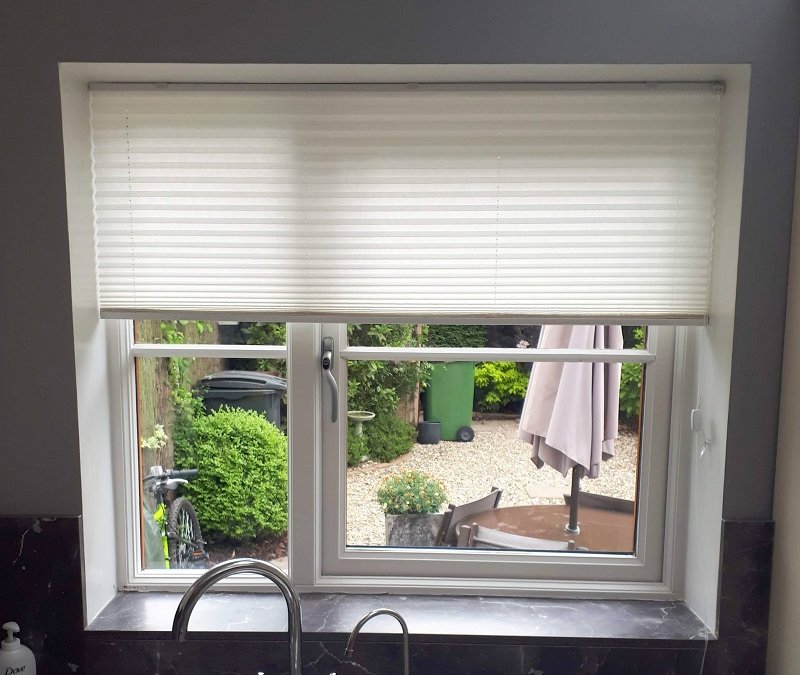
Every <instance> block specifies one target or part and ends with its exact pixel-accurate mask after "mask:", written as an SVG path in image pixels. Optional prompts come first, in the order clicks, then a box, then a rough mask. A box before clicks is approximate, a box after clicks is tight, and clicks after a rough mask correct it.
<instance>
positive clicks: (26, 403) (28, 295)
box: [0, 0, 800, 518]
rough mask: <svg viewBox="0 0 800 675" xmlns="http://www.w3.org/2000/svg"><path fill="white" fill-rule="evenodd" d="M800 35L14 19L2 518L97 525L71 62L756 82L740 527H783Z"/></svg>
mask: <svg viewBox="0 0 800 675" xmlns="http://www.w3.org/2000/svg"><path fill="white" fill-rule="evenodd" d="M799 26H800V6H798V4H797V3H796V2H795V1H794V0H751V1H745V0H716V1H710V0H709V1H704V2H696V1H693V0H692V1H689V0H687V1H685V2H672V1H670V0H614V2H603V3H601V2H596V3H588V2H578V1H570V0H547V1H539V2H531V1H530V0H514V1H508V0H507V1H503V0H496V1H495V2H491V3H490V2H485V0H458V1H457V2H454V1H453V0H405V1H404V2H397V0H394V1H393V2H386V1H384V0H370V1H369V2H367V1H364V2H355V1H353V0H338V1H337V2H322V1H321V0H320V1H316V2H310V1H298V0H286V1H276V2H267V1H266V0H227V1H226V2H216V3H211V2H202V1H199V0H191V1H188V0H173V1H172V2H169V3H164V2H154V1H152V0H137V1H136V2H120V1H115V2H108V0H97V1H95V0H73V1H71V2H69V3H56V2H52V1H51V2H46V1H41V0H27V1H25V2H23V0H4V1H3V3H2V5H0V64H1V65H0V84H1V85H2V86H1V87H0V92H2V93H1V94H0V122H1V123H2V124H0V139H2V140H1V141H0V149H1V150H0V194H1V195H2V201H0V204H2V209H0V233H1V235H0V236H2V246H0V275H2V276H1V278H0V317H2V319H0V330H1V331H2V332H1V333H0V335H2V339H0V347H1V348H0V374H1V375H2V388H1V389H0V390H1V391H2V394H1V395H0V396H2V405H0V452H2V459H3V464H2V466H3V469H4V472H3V473H4V476H10V477H11V478H6V479H4V480H3V488H2V490H0V513H3V514H17V513H37V514H43V513H59V514H76V513H79V512H80V510H81V504H80V485H79V481H80V478H79V466H78V440H77V423H76V395H75V378H74V363H73V361H74V358H73V349H72V325H71V320H70V306H69V305H70V294H69V260H68V249H67V225H66V212H65V197H64V178H63V165H62V142H61V119H60V111H59V88H58V62H59V61H95V62H99V61H112V62H113V61H117V62H126V61H129V62H212V63H213V62H219V63H250V62H252V63H268V62H285V63H292V62H299V63H316V62H319V63H751V64H752V80H751V84H752V90H751V91H752V97H751V104H750V110H749V131H748V139H747V165H746V169H745V185H744V203H743V214H742V218H743V219H742V232H741V252H742V254H741V260H740V264H739V282H738V297H737V304H736V329H735V336H734V369H733V382H732V395H731V403H730V406H731V416H730V423H729V431H728V439H729V446H728V454H727V462H728V468H727V474H726V487H725V507H724V512H725V516H726V517H728V518H768V517H769V516H770V514H771V509H772V485H773V473H774V457H775V445H776V434H777V420H778V397H779V391H780V372H781V348H782V340H783V322H784V308H785V300H786V297H785V295H786V279H787V264H788V251H789V235H790V226H791V208H792V193H793V177H794V159H795V147H796V138H797V134H796V131H797V122H798V109H799V105H800V87H798V66H800V63H799V61H800V59H799V57H798V43H800V40H798V37H800V35H799V31H798V27H799Z"/></svg>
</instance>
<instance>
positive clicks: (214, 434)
mask: <svg viewBox="0 0 800 675" xmlns="http://www.w3.org/2000/svg"><path fill="white" fill-rule="evenodd" d="M192 436H193V439H192V442H191V443H181V444H180V445H179V444H176V447H175V462H176V466H178V467H182V468H196V469H199V470H200V472H199V474H198V476H197V478H195V479H193V480H192V481H191V482H190V483H189V484H188V485H186V486H185V488H184V490H185V492H186V494H187V496H188V497H189V498H190V499H191V500H192V503H193V504H194V507H195V510H196V511H197V516H198V518H199V520H200V526H201V528H202V530H203V535H204V536H205V537H206V538H208V539H210V540H214V539H217V540H220V539H224V540H229V541H231V542H244V541H252V540H254V539H258V538H260V537H262V536H264V535H275V534H282V533H283V532H285V531H286V520H287V481H288V476H287V443H286V436H285V435H284V434H283V433H282V432H281V431H280V430H279V429H278V428H277V427H275V425H274V424H272V423H270V422H268V421H267V420H266V419H265V418H264V417H263V416H261V415H259V414H258V413H257V412H255V411H252V410H242V409H240V408H227V407H223V408H221V409H219V410H217V411H214V412H212V413H211V414H210V415H204V414H198V415H197V416H195V417H194V423H193V429H192Z"/></svg>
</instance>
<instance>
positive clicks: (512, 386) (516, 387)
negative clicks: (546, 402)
mask: <svg viewBox="0 0 800 675" xmlns="http://www.w3.org/2000/svg"><path fill="white" fill-rule="evenodd" d="M528 378H529V374H528V373H527V372H526V371H525V370H522V369H520V368H519V366H518V365H517V364H516V363H514V362H513V361H489V362H485V363H479V364H478V365H477V366H475V386H476V387H477V392H476V394H477V398H478V401H477V405H478V409H479V410H483V411H492V410H501V409H503V408H505V407H506V406H508V405H510V404H513V403H521V402H522V401H523V400H524V399H525V392H526V391H527V389H528Z"/></svg>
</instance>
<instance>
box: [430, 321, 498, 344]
mask: <svg viewBox="0 0 800 675" xmlns="http://www.w3.org/2000/svg"><path fill="white" fill-rule="evenodd" d="M427 346H428V347H485V346H486V326H451V325H443V326H438V325H436V326H428V340H427Z"/></svg>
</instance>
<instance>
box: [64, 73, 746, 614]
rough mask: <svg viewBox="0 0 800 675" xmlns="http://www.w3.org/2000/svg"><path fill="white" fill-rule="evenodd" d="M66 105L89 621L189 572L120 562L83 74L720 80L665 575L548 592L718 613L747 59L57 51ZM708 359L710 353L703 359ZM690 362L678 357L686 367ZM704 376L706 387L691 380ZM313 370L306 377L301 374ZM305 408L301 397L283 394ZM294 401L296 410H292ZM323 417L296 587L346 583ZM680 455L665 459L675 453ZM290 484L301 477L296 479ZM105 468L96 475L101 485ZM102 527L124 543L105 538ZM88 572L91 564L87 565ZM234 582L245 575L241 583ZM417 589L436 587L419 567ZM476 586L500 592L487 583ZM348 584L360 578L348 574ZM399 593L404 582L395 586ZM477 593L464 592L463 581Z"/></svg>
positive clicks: (300, 511)
mask: <svg viewBox="0 0 800 675" xmlns="http://www.w3.org/2000/svg"><path fill="white" fill-rule="evenodd" d="M59 68H60V79H61V92H62V114H63V131H64V147H65V173H66V182H67V211H68V224H69V237H70V257H71V275H72V306H73V324H74V340H75V358H76V379H77V382H76V384H77V394H78V422H79V439H80V452H81V472H82V477H83V481H82V482H83V484H84V486H83V488H82V490H83V500H84V521H85V522H84V528H83V547H84V567H85V573H86V579H87V584H86V588H85V591H84V595H85V601H86V608H87V609H86V614H87V620H90V619H91V618H92V617H93V616H94V615H95V614H96V613H97V612H98V611H99V609H100V608H101V607H102V606H103V605H104V604H105V603H106V602H107V601H108V600H109V599H110V597H112V595H113V593H114V591H115V590H117V589H125V588H135V589H136V590H147V589H149V588H155V589H161V590H166V589H169V588H172V589H174V590H183V589H185V588H186V585H187V584H188V583H189V578H183V577H182V574H181V573H179V572H174V573H172V578H171V579H170V580H164V582H163V583H153V582H152V581H143V580H141V579H137V578H135V577H134V576H131V574H130V569H129V566H128V564H127V562H128V559H129V558H130V556H131V554H132V553H133V551H134V549H130V548H127V542H128V534H127V533H126V531H125V528H126V525H125V512H126V508H127V507H126V504H125V503H124V501H125V498H124V493H125V490H124V485H125V482H126V480H128V478H129V476H127V475H126V473H125V467H124V447H123V446H124V438H125V433H126V432H125V429H124V426H123V421H124V418H125V411H124V409H123V405H122V403H121V393H120V392H121V388H122V387H121V382H120V381H119V372H120V370H121V369H124V367H125V366H126V364H127V362H128V358H129V357H128V356H126V355H125V354H124V353H123V352H122V351H121V350H120V349H119V340H120V335H121V331H120V324H121V323H122V322H118V321H104V322H103V321H100V320H99V319H98V315H97V305H96V297H94V292H93V288H94V279H93V276H94V271H93V269H94V265H93V245H92V239H93V234H92V223H91V209H92V205H91V168H90V163H89V161H88V157H89V149H90V134H89V121H88V120H89V112H88V110H89V97H88V85H89V83H90V82H96V81H106V82H109V81H118V82H137V81H140V82H154V81H156V82H158V81H164V82H167V81H169V82H231V83H236V82H273V83H281V82H284V83H285V82H320V81H323V82H376V81H382V82H410V81H414V82H470V81H481V82H518V81H539V82H642V81H651V80H653V81H692V80H693V81H723V82H725V83H726V95H725V97H724V98H723V104H722V113H721V119H722V129H721V135H720V139H721V142H720V171H719V186H718V206H717V224H716V243H715V253H714V256H715V264H714V269H713V273H712V298H711V316H712V321H711V323H710V324H709V326H707V327H706V328H699V329H695V331H694V332H690V331H687V330H684V329H678V330H677V331H676V356H675V373H676V375H675V378H674V382H673V406H672V410H673V423H672V426H673V428H672V430H671V436H670V438H671V440H672V443H673V447H672V450H673V451H675V450H677V453H675V452H673V453H671V462H670V469H669V481H668V487H669V491H668V494H667V495H666V500H667V503H668V504H669V505H670V507H669V508H668V509H667V519H666V523H665V535H664V538H665V542H666V545H665V550H666V551H667V552H670V551H671V553H668V554H667V555H665V557H664V560H663V574H662V581H661V583H660V584H658V583H657V582H645V583H628V584H623V583H620V584H618V587H617V589H616V590H614V589H613V588H612V587H610V586H609V585H607V584H606V585H604V586H603V587H602V588H597V586H596V585H595V584H592V583H590V582H575V583H574V584H571V585H570V584H567V583H566V582H559V583H558V584H556V585H553V586H552V588H551V590H550V591H549V592H547V591H542V592H543V593H545V592H547V593H549V594H552V595H561V594H567V595H570V596H573V597H576V596H579V597H591V596H597V595H602V596H604V597H643V598H644V597H679V598H685V599H686V601H687V602H689V603H690V604H691V606H692V607H693V608H694V609H695V611H697V612H698V613H699V615H700V616H702V618H703V619H704V620H705V621H706V622H707V623H708V624H709V625H713V624H714V623H715V620H716V618H715V617H716V598H717V593H716V586H717V574H718V561H719V544H720V527H719V523H720V519H721V504H722V489H723V481H724V467H725V446H726V431H727V417H728V400H729V386H730V371H731V354H732V339H733V318H734V306H735V295H736V293H735V292H736V268H737V259H738V241H739V221H740V214H741V205H742V182H743V175H744V156H745V140H746V126H747V112H748V101H749V77H750V68H749V66H747V65H737V64H698V65H687V64H678V65H675V64H673V65H669V64H667V65H652V64H649V65H648V64H644V65H642V64H640V65H609V64H597V65H567V64H549V65H534V64H527V65H526V64H516V65H507V64H506V65H504V64H500V65H487V64H454V65H435V64H422V65H408V64H374V65H353V64H327V65H320V64H314V65H308V64H259V65H255V64H251V65H219V64H152V63H147V64H143V63H137V64H123V63H64V64H60V66H59ZM320 335H321V332H320V330H319V327H310V328H309V329H308V330H304V331H303V334H302V339H298V340H296V341H294V347H292V346H290V347H289V348H288V358H289V367H290V368H294V369H295V371H299V370H302V369H316V366H317V363H316V362H315V360H314V358H308V357H314V356H315V355H316V350H318V344H319V338H320ZM704 364H705V365H704ZM684 366H685V367H684ZM698 379H702V380H703V381H704V382H705V385H704V387H703V390H702V395H701V392H700V390H699V388H698V384H697V380H698ZM304 381H308V382H313V378H310V377H309V378H304ZM289 396H290V404H291V401H292V399H294V398H297V399H298V402H300V404H301V405H303V406H305V408H306V409H307V410H309V411H310V412H311V413H312V414H313V419H319V417H320V415H319V410H318V408H320V406H321V404H322V403H321V400H320V397H321V396H322V390H321V387H320V386H319V383H317V384H316V385H314V386H310V388H309V389H308V390H306V391H300V390H299V389H298V388H295V389H294V391H292V392H290V394H289ZM695 406H698V407H701V408H702V409H703V411H704V412H703V416H702V419H703V427H704V429H703V431H704V432H705V433H706V435H707V436H709V437H710V438H711V446H710V450H709V451H708V452H706V453H705V454H704V455H701V454H700V452H699V450H698V448H697V447H696V434H693V431H692V430H691V429H690V428H689V411H690V410H691V408H693V407H695ZM291 407H292V408H293V409H294V410H299V407H298V406H297V405H291ZM291 414H292V413H291V412H290V416H291ZM321 433H322V429H321V427H320V425H311V424H306V425H305V426H300V427H298V432H297V433H296V434H295V437H294V438H293V439H292V440H291V441H290V443H292V444H294V445H297V446H298V447H300V446H304V448H305V449H304V450H303V451H302V452H298V451H296V450H294V451H292V454H291V458H290V467H289V468H290V476H291V474H292V473H293V472H299V473H301V474H302V475H304V476H306V480H304V481H303V484H304V485H308V486H309V487H310V488H312V489H311V490H309V491H307V492H304V493H303V494H299V493H298V492H297V491H296V490H295V491H294V492H293V494H292V495H290V504H289V512H290V532H289V537H290V546H291V547H292V553H293V556H292V560H291V561H290V565H291V572H292V575H293V577H294V581H295V583H296V584H297V585H298V588H299V589H300V590H305V591H308V590H317V591H325V590H339V591H341V590H344V589H343V588H342V587H338V586H327V585H326V581H327V579H326V577H325V575H323V574H322V561H321V559H319V558H318V557H317V551H318V546H317V541H318V540H319V538H320V537H321V525H320V514H321V513H322V510H323V509H322V504H321V500H320V498H319V492H318V491H317V487H318V486H319V485H320V484H321V481H322V476H321V475H319V474H318V473H317V467H318V464H319V462H318V459H319V458H318V457H316V456H315V454H314V451H313V450H311V449H312V448H314V447H316V444H317V441H318V438H319V437H320V435H321ZM673 458H674V459H675V461H674V462H673V461H672V459H673ZM291 480H292V484H296V480H295V479H291ZM98 481H99V484H98ZM109 538H114V539H115V540H116V541H117V542H118V546H117V547H114V548H113V549H111V548H109V546H108V541H109ZM90 571H91V573H90ZM226 581H229V582H231V584H230V585H231V587H235V586H237V585H238V586H242V587H250V585H248V584H247V583H246V582H245V583H243V584H242V583H240V584H237V583H235V581H234V580H226ZM362 581H363V582H364V584H365V585H364V586H363V589H364V590H365V591H367V592H374V591H383V590H386V589H387V588H389V585H384V586H380V585H378V584H377V583H375V582H374V580H373V579H362ZM420 581H421V585H422V586H423V587H424V589H425V590H424V591H423V592H432V591H436V592H442V591H437V589H436V588H431V587H430V586H429V585H428V584H427V583H426V580H420ZM477 586H480V588H476V589H475V591H474V592H480V593H484V594H491V593H493V592H494V593H505V592H508V589H507V588H505V587H504V588H502V589H499V590H494V589H492V588H489V587H488V585H487V584H486V583H485V582H481V583H478V584H477ZM349 588H350V589H353V590H356V589H358V586H357V585H355V584H353V585H351V586H350V587H349ZM398 588H399V589H400V590H402V592H404V593H408V592H410V591H411V589H409V588H407V587H402V586H398ZM459 592H471V591H459Z"/></svg>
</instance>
